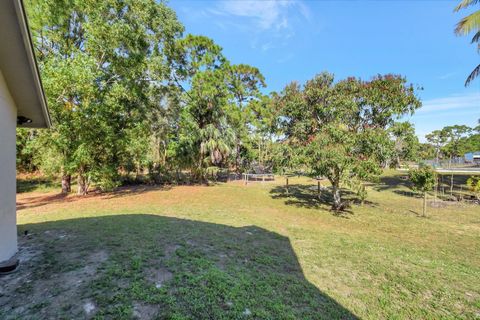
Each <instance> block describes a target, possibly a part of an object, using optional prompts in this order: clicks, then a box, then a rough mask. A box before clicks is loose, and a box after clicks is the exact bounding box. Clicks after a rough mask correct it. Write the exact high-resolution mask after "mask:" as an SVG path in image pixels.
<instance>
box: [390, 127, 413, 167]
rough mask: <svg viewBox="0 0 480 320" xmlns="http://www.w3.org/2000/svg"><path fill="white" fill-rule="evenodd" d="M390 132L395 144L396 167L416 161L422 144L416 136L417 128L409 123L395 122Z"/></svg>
mask: <svg viewBox="0 0 480 320" xmlns="http://www.w3.org/2000/svg"><path fill="white" fill-rule="evenodd" d="M389 131H390V132H391V135H392V136H393V139H394V142H395V158H396V165H397V166H400V164H401V161H405V160H406V161H408V160H416V159H417V157H418V151H419V148H420V143H419V141H418V138H417V136H416V135H415V128H414V127H413V125H412V124H411V123H409V122H395V123H394V124H393V125H392V126H391V127H390V128H389Z"/></svg>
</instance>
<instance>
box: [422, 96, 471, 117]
mask: <svg viewBox="0 0 480 320" xmlns="http://www.w3.org/2000/svg"><path fill="white" fill-rule="evenodd" d="M473 108H475V109H476V110H477V111H478V112H479V113H480V92H477V93H470V94H465V95H452V96H449V97H444V98H437V99H430V100H425V101H424V102H423V107H422V108H420V109H419V110H418V111H417V113H432V112H438V111H453V110H460V109H462V110H464V109H473Z"/></svg>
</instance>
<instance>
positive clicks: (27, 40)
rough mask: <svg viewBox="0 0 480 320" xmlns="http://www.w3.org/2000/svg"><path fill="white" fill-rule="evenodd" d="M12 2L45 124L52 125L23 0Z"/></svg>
mask: <svg viewBox="0 0 480 320" xmlns="http://www.w3.org/2000/svg"><path fill="white" fill-rule="evenodd" d="M14 3H15V9H16V12H17V18H18V22H19V25H20V31H21V33H22V38H23V42H24V45H25V51H26V53H27V57H28V60H29V61H28V62H29V65H30V70H31V72H32V77H33V79H34V82H35V87H36V88H35V89H36V91H37V96H38V99H39V101H40V105H41V107H42V113H43V116H44V118H45V124H46V125H47V127H50V126H51V125H52V122H51V119H50V113H49V112H48V107H47V99H46V98H45V92H44V90H43V84H42V79H41V78H40V71H39V69H38V64H37V58H36V56H35V51H34V48H33V43H32V36H31V33H30V29H29V27H28V19H27V15H26V13H25V7H24V5H23V0H14Z"/></svg>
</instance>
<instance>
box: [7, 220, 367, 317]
mask: <svg viewBox="0 0 480 320" xmlns="http://www.w3.org/2000/svg"><path fill="white" fill-rule="evenodd" d="M26 230H28V231H29V236H22V237H21V238H20V240H19V243H20V258H21V259H23V261H22V262H21V265H20V269H19V271H17V272H16V273H14V274H11V275H8V276H4V277H3V278H1V281H2V295H1V296H0V318H2V319H6V318H7V319H8V318H30V317H35V318H45V319H48V318H83V317H85V316H87V317H88V318H91V317H95V318H108V319H130V318H132V317H135V316H137V317H138V316H139V314H140V315H141V318H142V319H143V318H145V319H146V318H152V319H157V318H158V319H173V318H175V319H240V318H254V319H358V318H357V317H356V316H355V315H354V314H353V313H351V312H350V311H348V310H347V309H346V308H344V307H343V306H342V305H340V304H339V303H337V302H336V301H335V300H334V299H332V298H331V297H329V296H328V295H327V294H325V293H323V292H321V291H320V290H319V289H318V288H317V287H315V286H314V285H312V284H311V283H309V282H308V280H307V279H306V278H305V276H304V275H303V272H302V268H301V266H300V264H299V262H298V259H297V256H296V254H295V252H294V251H293V248H292V246H291V244H290V241H289V239H288V238H286V237H284V236H281V235H279V234H277V233H273V232H270V231H268V230H265V229H262V228H259V227H255V226H247V227H239V228H236V227H230V226H226V225H219V224H212V223H205V222H198V221H191V220H183V219H177V218H170V217H163V216H156V215H145V214H138V215H113V216H103V217H95V218H81V219H71V220H63V221H55V222H44V223H38V224H25V225H20V226H19V234H24V233H25V231H26ZM86 305H88V306H89V308H88V310H87V309H86V308H85V306H86ZM2 312H3V314H2Z"/></svg>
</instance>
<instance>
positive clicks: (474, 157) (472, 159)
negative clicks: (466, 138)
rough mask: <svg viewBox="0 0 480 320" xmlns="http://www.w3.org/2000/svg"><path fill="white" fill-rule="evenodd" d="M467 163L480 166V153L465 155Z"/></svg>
mask: <svg viewBox="0 0 480 320" xmlns="http://www.w3.org/2000/svg"><path fill="white" fill-rule="evenodd" d="M465 162H467V163H474V164H476V165H480V151H476V152H469V153H465Z"/></svg>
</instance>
